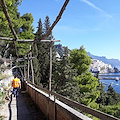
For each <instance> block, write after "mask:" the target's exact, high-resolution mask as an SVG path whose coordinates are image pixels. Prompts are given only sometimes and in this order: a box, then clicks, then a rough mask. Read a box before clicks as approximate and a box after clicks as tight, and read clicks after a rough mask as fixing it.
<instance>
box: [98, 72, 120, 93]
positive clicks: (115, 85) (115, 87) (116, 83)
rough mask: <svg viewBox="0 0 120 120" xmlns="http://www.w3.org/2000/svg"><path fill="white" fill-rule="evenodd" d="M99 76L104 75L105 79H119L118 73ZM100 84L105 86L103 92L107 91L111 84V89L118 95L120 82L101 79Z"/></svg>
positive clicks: (119, 74)
mask: <svg viewBox="0 0 120 120" xmlns="http://www.w3.org/2000/svg"><path fill="white" fill-rule="evenodd" d="M100 75H105V77H108V78H116V77H119V78H120V73H108V74H100ZM100 82H102V83H103V85H105V91H107V89H108V86H109V85H110V84H111V85H112V87H113V89H114V90H115V91H116V92H117V93H120V80H118V81H116V80H110V79H107V80H105V79H101V80H100Z"/></svg>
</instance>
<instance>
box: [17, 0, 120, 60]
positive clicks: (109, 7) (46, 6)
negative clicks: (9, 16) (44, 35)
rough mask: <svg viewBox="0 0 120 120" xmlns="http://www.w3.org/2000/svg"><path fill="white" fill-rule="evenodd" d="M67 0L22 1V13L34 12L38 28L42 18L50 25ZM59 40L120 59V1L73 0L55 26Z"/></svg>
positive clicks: (64, 43) (35, 24) (91, 51)
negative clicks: (46, 18) (47, 17)
mask: <svg viewBox="0 0 120 120" xmlns="http://www.w3.org/2000/svg"><path fill="white" fill-rule="evenodd" d="M64 2H65V0H29V1H28V0H23V2H22V4H21V6H20V7H19V12H20V13H21V15H23V14H25V13H32V15H33V17H34V23H33V26H34V28H35V29H36V27H37V26H38V21H39V18H41V19H42V22H43V23H44V20H45V17H46V16H47V15H48V16H49V17H50V22H51V24H52V23H53V22H54V20H55V19H56V17H57V15H58V14H59V11H60V9H61V8H62V5H63V4H64ZM53 35H54V37H55V39H56V40H61V42H60V43H61V44H62V45H63V46H68V48H69V49H75V48H77V49H79V48H80V46H81V45H84V47H85V49H86V51H88V52H90V53H92V54H94V55H97V56H106V57H107V58H116V59H120V0H102V1H101V0H70V2H69V3H68V6H67V8H66V10H65V11H64V13H63V15H62V18H61V20H60V21H59V22H58V24H57V25H56V26H55V28H54V29H53Z"/></svg>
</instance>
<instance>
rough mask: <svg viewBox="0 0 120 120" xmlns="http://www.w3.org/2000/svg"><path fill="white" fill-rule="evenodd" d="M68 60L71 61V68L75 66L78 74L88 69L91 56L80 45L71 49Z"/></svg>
mask: <svg viewBox="0 0 120 120" xmlns="http://www.w3.org/2000/svg"><path fill="white" fill-rule="evenodd" d="M70 60H71V63H73V68H77V70H78V71H77V73H78V75H81V74H82V73H85V72H87V71H89V65H90V64H91V58H90V57H89V56H88V55H87V52H86V51H85V48H84V47H83V46H81V47H80V49H74V50H72V51H71V53H70Z"/></svg>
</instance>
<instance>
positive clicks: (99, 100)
mask: <svg viewBox="0 0 120 120" xmlns="http://www.w3.org/2000/svg"><path fill="white" fill-rule="evenodd" d="M104 89H105V86H103V84H102V83H99V85H98V90H99V91H100V95H99V97H98V98H97V100H96V103H98V104H102V105H106V104H107V103H106V102H107V93H106V92H105V90H104Z"/></svg>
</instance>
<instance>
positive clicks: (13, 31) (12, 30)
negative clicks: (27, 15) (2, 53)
mask: <svg viewBox="0 0 120 120" xmlns="http://www.w3.org/2000/svg"><path fill="white" fill-rule="evenodd" d="M1 2H2V7H3V12H4V14H5V16H6V18H7V20H8V23H9V27H10V29H11V32H12V33H13V35H14V37H15V40H17V39H18V36H17V34H16V32H15V30H14V28H13V26H12V22H11V19H10V16H9V13H8V10H7V6H6V4H5V0H1ZM13 43H14V45H15V52H16V56H17V57H18V54H17V47H16V44H15V41H13Z"/></svg>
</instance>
